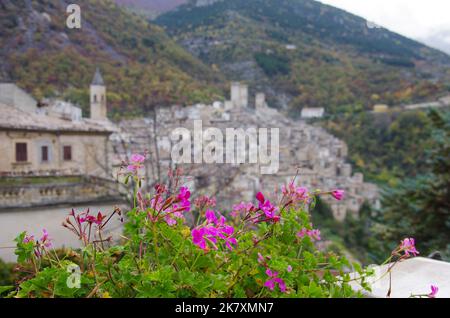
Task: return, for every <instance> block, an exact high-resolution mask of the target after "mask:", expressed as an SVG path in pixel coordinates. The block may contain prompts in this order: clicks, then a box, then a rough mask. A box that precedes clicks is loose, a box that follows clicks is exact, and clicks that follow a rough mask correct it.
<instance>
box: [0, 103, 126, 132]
mask: <svg viewBox="0 0 450 318" xmlns="http://www.w3.org/2000/svg"><path fill="white" fill-rule="evenodd" d="M0 111H1V113H2V115H1V116H0V130H5V129H7V130H34V131H58V132H85V133H106V134H109V133H113V132H115V131H116V129H117V128H115V126H114V125H113V124H112V123H111V122H109V121H96V120H92V119H89V118H83V119H82V120H77V121H71V120H65V119H61V118H56V117H52V116H46V115H40V114H36V113H32V112H25V111H23V110H20V109H18V108H15V107H11V106H8V105H5V104H1V103H0Z"/></svg>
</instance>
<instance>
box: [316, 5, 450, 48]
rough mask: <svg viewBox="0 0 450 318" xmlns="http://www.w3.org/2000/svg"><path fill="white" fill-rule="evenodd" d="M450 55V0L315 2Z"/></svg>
mask: <svg viewBox="0 0 450 318" xmlns="http://www.w3.org/2000/svg"><path fill="white" fill-rule="evenodd" d="M317 1H320V2H322V3H326V4H329V5H332V6H334V7H338V8H340V9H344V10H345V11H348V12H351V13H353V14H356V15H358V16H361V17H363V18H365V19H367V20H368V21H370V22H374V23H376V24H378V25H381V26H382V27H385V28H387V29H389V30H391V31H394V32H397V33H399V34H401V35H404V36H407V37H409V38H413V39H415V40H419V41H420V42H423V43H425V44H428V45H430V46H432V47H435V48H438V49H441V50H443V51H446V52H447V53H449V54H450V0H317Z"/></svg>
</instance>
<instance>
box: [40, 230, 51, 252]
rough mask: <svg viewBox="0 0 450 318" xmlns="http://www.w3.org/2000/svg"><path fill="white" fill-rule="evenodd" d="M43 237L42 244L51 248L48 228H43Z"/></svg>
mask: <svg viewBox="0 0 450 318" xmlns="http://www.w3.org/2000/svg"><path fill="white" fill-rule="evenodd" d="M42 233H43V234H42V237H41V240H40V241H41V244H43V245H44V246H45V247H47V248H50V247H52V242H51V239H50V236H49V235H48V232H47V230H46V229H43V230H42Z"/></svg>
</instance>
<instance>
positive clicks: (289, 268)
mask: <svg viewBox="0 0 450 318" xmlns="http://www.w3.org/2000/svg"><path fill="white" fill-rule="evenodd" d="M287 271H288V273H290V272H292V266H291V265H288V267H287Z"/></svg>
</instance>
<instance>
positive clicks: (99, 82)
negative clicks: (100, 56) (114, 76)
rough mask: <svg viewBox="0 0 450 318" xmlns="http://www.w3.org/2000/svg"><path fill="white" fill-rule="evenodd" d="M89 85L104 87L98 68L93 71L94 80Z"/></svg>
mask: <svg viewBox="0 0 450 318" xmlns="http://www.w3.org/2000/svg"><path fill="white" fill-rule="evenodd" d="M91 85H99V86H105V82H104V81H103V77H102V74H101V73H100V70H99V68H98V67H97V69H96V70H95V74H94V78H93V79H92V83H91Z"/></svg>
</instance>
